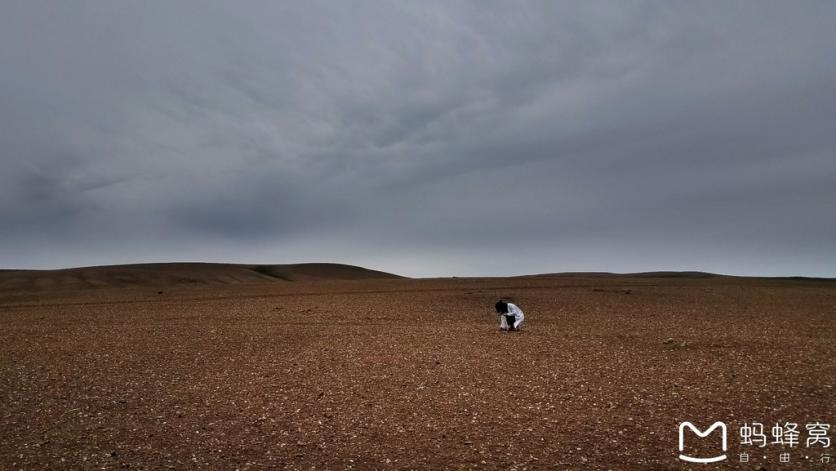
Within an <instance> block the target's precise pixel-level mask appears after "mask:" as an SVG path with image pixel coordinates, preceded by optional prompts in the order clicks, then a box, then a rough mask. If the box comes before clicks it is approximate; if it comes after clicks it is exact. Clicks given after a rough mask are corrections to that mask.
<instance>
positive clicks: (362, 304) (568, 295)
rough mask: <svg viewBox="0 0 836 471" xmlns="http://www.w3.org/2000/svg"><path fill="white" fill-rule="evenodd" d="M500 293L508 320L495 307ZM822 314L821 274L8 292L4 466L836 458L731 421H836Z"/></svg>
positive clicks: (803, 464) (675, 464)
mask: <svg viewBox="0 0 836 471" xmlns="http://www.w3.org/2000/svg"><path fill="white" fill-rule="evenodd" d="M160 291H161V292H160ZM500 296H504V297H511V298H513V299H514V300H515V301H516V302H517V303H518V304H519V306H520V307H521V308H522V309H523V310H524V311H525V314H526V321H525V324H524V330H523V331H522V332H519V333H502V332H500V331H499V330H498V328H497V325H498V323H497V318H496V316H495V315H494V314H493V313H492V312H491V311H490V309H491V308H492V304H493V303H494V302H495V301H496V299H497V298H499V297H500ZM834 327H836V283H834V282H828V281H793V280H768V279H736V278H707V279H699V278H697V279H688V278H683V279H677V278H605V277H604V278H584V277H558V278H549V277H544V278H506V279H496V278H495V279H427V280H408V279H393V280H359V281H319V282H306V281H301V282H280V283H247V284H236V285H207V286H172V287H170V288H169V287H166V288H164V289H159V290H158V289H156V288H153V289H152V288H147V287H146V288H118V289H111V288H93V289H78V290H64V291H60V290H51V291H38V292H31V293H24V292H7V293H3V294H2V295H0V406H2V408H0V469H117V468H130V469H198V468H200V469H242V470H243V469H292V470H296V469H299V470H302V469H317V470H342V469H363V470H365V469H375V470H377V469H380V470H389V469H391V470H400V469H427V470H441V469H502V470H526V469H530V470H534V469H567V470H574V469H612V470H632V469H717V468H719V469H750V470H757V469H770V470H771V469H787V470H789V469H834V470H836V453H834V452H832V451H830V450H833V448H824V447H823V446H821V445H820V444H819V445H814V446H812V447H806V446H805V438H806V434H804V433H802V435H801V437H800V440H801V443H800V444H799V445H798V446H796V447H782V446H781V445H774V444H769V445H768V446H766V447H763V448H759V447H757V446H755V447H752V446H747V445H742V444H741V443H740V441H741V440H740V437H739V435H738V430H739V428H740V426H741V425H742V424H744V423H747V422H748V423H751V422H761V423H764V424H766V425H765V427H766V430H767V433H768V430H769V428H770V427H771V426H772V425H773V424H775V423H776V422H778V423H784V422H787V421H789V422H796V423H799V424H801V426H800V428H801V430H802V432H804V424H807V423H812V422H817V421H818V422H826V423H830V424H834V420H833V419H834V414H833V411H834V407H833V406H834V398H836V394H834V384H835V383H836V380H834V373H836V363H834V359H833V358H834V351H836V342H834ZM685 420H688V421H692V422H694V423H695V425H698V426H700V427H701V428H705V427H707V426H708V425H709V424H711V423H712V422H714V421H718V420H719V421H724V423H726V424H728V428H729V450H728V459H727V460H725V461H724V462H722V463H720V464H719V465H697V464H687V463H683V462H682V461H679V460H678V459H677V456H678V454H679V451H678V449H677V438H678V429H677V426H678V424H679V423H680V422H682V421H685ZM834 435H836V431H834V430H833V429H831V430H830V431H829V436H830V437H833V436H834ZM689 439H690V438H689ZM750 451H751V452H753V454H752V456H751V458H750V462H748V463H741V462H740V460H739V455H740V453H744V452H750ZM784 451H785V452H789V453H790V458H791V461H790V462H789V463H779V453H780V452H784ZM828 452H829V453H830V455H832V456H833V458H834V459H833V462H832V463H831V464H825V463H821V461H820V460H821V455H822V454H824V453H828Z"/></svg>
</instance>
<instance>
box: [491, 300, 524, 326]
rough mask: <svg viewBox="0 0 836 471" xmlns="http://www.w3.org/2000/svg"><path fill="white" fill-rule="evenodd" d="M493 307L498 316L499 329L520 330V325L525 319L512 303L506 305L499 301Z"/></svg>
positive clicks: (520, 310)
mask: <svg viewBox="0 0 836 471" xmlns="http://www.w3.org/2000/svg"><path fill="white" fill-rule="evenodd" d="M494 307H496V312H497V313H498V314H499V328H500V329H501V330H506V331H513V330H520V325H521V324H522V323H523V320H524V319H525V315H524V314H523V312H522V309H520V308H519V307H518V306H517V305H516V304H514V303H506V302H505V301H503V300H501V299H500V300H499V301H497V302H496V304H495V305H494Z"/></svg>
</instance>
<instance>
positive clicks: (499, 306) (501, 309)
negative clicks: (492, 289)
mask: <svg viewBox="0 0 836 471" xmlns="http://www.w3.org/2000/svg"><path fill="white" fill-rule="evenodd" d="M494 307H495V308H496V312H498V313H500V314H505V313H507V312H508V303H506V302H504V301H503V300H501V299H500V300H499V301H497V302H496V304H495V305H494Z"/></svg>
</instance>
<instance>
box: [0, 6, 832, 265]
mask: <svg viewBox="0 0 836 471" xmlns="http://www.w3.org/2000/svg"><path fill="white" fill-rule="evenodd" d="M834 18H836V4H834V3H833V2H824V1H822V2H815V1H809V2H760V1H759V2H735V3H730V4H717V3H703V2H691V3H683V2H667V1H662V2H586V1H585V2H575V3H567V2H523V3H516V2H515V3H511V2H498V3H492V2H384V1H374V2H362V1H359V2H316V1H305V2H296V3H289V2H268V1H264V2H208V1H178V2H163V1H160V2H155V1H152V2H130V3H128V2H110V1H72V2H48V3H41V2H30V1H19V2H18V1H12V2H5V3H4V7H3V15H1V16H0V64H2V70H3V73H2V74H0V144H2V152H1V153H0V164H1V165H2V168H3V171H2V172H1V173H0V221H2V225H1V226H0V265H2V266H4V267H21V268H23V267H60V266H70V265H88V264H100V263H126V262H142V261H173V260H204V261H236V262H262V263H285V262H294V261H336V262H346V263H355V264H360V265H364V266H369V267H372V268H378V269H383V270H389V271H394V272H398V273H402V274H406V275H414V276H427V275H478V274H483V275H507V274H520V273H534V272H545V271H568V270H610V271H639V270H653V269H700V270H708V271H718V272H725V273H736V274H766V275H782V274H804V275H824V276H836V217H834V216H836V86H834V84H836V55H834V54H833V45H834V44H836V24H834Z"/></svg>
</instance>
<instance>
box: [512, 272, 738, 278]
mask: <svg viewBox="0 0 836 471" xmlns="http://www.w3.org/2000/svg"><path fill="white" fill-rule="evenodd" d="M529 277H531V278H534V277H537V278H540V277H542V278H574V277H581V278H726V277H730V275H718V274H716V273H708V272H704V271H645V272H638V273H612V272H606V271H590V272H582V271H571V272H560V273H539V274H536V275H522V276H521V277H520V278H529Z"/></svg>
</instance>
